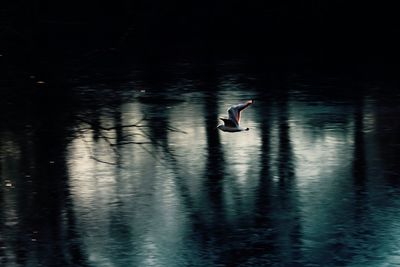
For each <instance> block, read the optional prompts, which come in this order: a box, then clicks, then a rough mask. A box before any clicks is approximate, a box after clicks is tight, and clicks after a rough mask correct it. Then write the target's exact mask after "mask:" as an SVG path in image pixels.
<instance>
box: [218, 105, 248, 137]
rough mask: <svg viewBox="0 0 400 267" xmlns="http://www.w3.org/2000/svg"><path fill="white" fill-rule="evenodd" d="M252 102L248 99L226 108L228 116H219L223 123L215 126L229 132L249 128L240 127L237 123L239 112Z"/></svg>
mask: <svg viewBox="0 0 400 267" xmlns="http://www.w3.org/2000/svg"><path fill="white" fill-rule="evenodd" d="M253 103H254V101H253V100H249V101H247V102H245V103H242V104H238V105H235V106H232V107H230V108H229V109H228V116H229V118H220V119H221V120H222V121H223V122H224V124H220V125H218V126H217V128H218V129H219V130H221V131H223V132H231V133H233V132H242V131H248V130H249V128H242V127H240V125H239V123H240V113H241V112H242V110H243V109H245V108H247V107H248V106H250V105H251V104H253Z"/></svg>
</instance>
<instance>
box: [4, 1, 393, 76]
mask: <svg viewBox="0 0 400 267" xmlns="http://www.w3.org/2000/svg"><path fill="white" fill-rule="evenodd" d="M398 20H399V17H398V16H397V14H396V9H395V8H394V6H391V5H388V4H385V3H382V2H381V1H375V2H372V3H365V2H363V3H357V2H352V3H349V1H237V0H233V1H209V0H205V1H161V0H158V1H143V0H142V1H128V0H116V1H107V2H106V1H100V2H99V1H93V0H91V1H77V0H71V1H63V0H62V1H46V0H36V1H29V2H28V3H27V1H2V4H1V6H0V40H1V42H0V54H1V55H2V56H1V57H0V60H1V61H2V62H1V66H2V72H3V74H6V75H7V76H8V79H10V77H13V76H18V75H16V72H21V71H22V70H23V71H25V72H26V71H28V72H29V71H32V70H35V71H36V72H45V73H48V72H55V73H53V74H48V75H50V76H57V73H56V72H57V71H60V69H59V68H60V67H61V68H62V71H67V72H68V71H70V70H71V69H72V70H74V69H75V70H76V68H78V67H77V66H79V67H82V66H83V65H82V64H87V63H89V64H98V63H104V64H106V65H107V64H113V63H115V62H120V63H121V62H123V61H130V62H132V61H137V62H139V61H141V62H145V63H146V64H151V62H153V63H155V64H157V62H158V61H159V60H171V59H173V60H175V59H180V58H190V59H191V60H204V59H205V58H206V59H210V58H212V59H214V58H221V57H223V58H231V57H237V56H240V57H245V58H246V59H248V60H249V61H250V62H253V63H254V64H255V65H258V66H273V67H276V66H279V67H280V68H283V69H284V70H285V71H286V70H287V69H288V68H294V69H304V68H308V69H315V70H327V71H330V72H333V71H334V72H345V73H346V72H349V71H351V72H361V73H363V74H365V73H368V75H370V74H371V73H372V74H374V75H385V77H387V78H388V77H390V78H394V79H396V74H397V69H398V65H399V52H398V47H399V42H398V41H397V38H396V37H397V36H398V33H399V30H400V28H399V25H400V24H399V23H398ZM49 66H51V67H49ZM67 66H68V67H67ZM57 67H58V68H57ZM66 67H67V69H65V68H66ZM2 80H3V81H4V80H5V79H4V78H3V79H2Z"/></svg>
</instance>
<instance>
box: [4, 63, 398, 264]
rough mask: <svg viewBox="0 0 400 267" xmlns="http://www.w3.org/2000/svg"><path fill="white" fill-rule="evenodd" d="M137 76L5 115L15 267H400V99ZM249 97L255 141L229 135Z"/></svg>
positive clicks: (363, 85) (345, 86)
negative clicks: (234, 111) (227, 123)
mask: <svg viewBox="0 0 400 267" xmlns="http://www.w3.org/2000/svg"><path fill="white" fill-rule="evenodd" d="M113 75H114V76H113ZM122 76H123V77H115V74H112V75H111V76H108V77H107V76H105V77H103V76H102V78H101V79H100V78H99V77H97V78H95V79H91V77H89V78H87V77H86V78H85V77H80V78H78V79H77V80H76V81H75V82H77V83H76V84H75V85H73V86H71V87H72V88H71V90H73V92H74V98H73V100H71V101H70V102H68V101H62V99H56V100H49V99H46V97H45V95H46V93H44V94H43V95H42V96H41V97H39V104H35V103H30V102H29V103H22V104H21V103H20V102H19V103H18V104H17V105H16V104H15V103H13V102H12V100H10V101H11V102H6V103H2V106H3V107H2V113H3V114H2V115H1V119H2V122H1V123H0V207H1V209H0V263H1V264H0V265H1V266H7V267H13V266H96V267H97V266H100V267H102V266H104V267H108V266H121V267H125V266H397V265H400V215H399V209H400V200H399V193H400V181H399V179H400V171H399V169H398V158H399V149H400V137H399V136H400V135H399V132H400V123H399V119H398V118H399V115H400V105H399V104H400V95H399V94H398V93H393V90H390V93H388V94H387V93H385V84H384V83H372V82H360V83H354V82H351V81H344V80H338V79H333V78H332V77H330V78H329V77H325V78H321V77H318V76H316V77H313V76H312V75H309V76H307V78H304V77H303V76H299V75H297V76H296V75H294V74H291V75H287V76H285V78H284V79H283V80H284V82H282V80H280V81H281V82H270V80H269V79H268V78H266V77H265V76H263V75H260V74H254V73H253V74H249V73H244V72H241V71H240V70H238V69H235V68H234V69H231V68H229V67H225V66H224V65H216V66H214V68H213V69H212V70H209V69H206V70H204V69H203V70H201V71H197V70H196V71H195V70H193V67H192V66H191V65H190V64H182V65H180V66H179V67H176V68H171V69H166V70H162V71H159V70H154V69H150V70H149V69H144V70H143V69H141V68H138V69H135V70H130V71H128V72H126V75H125V74H124V75H122ZM317 77H318V78H317ZM38 86H39V88H40V86H41V85H38ZM42 89H43V90H45V92H50V91H51V90H53V89H54V88H52V87H51V85H47V86H46V85H43V88H42ZM46 90H47V91H46ZM247 99H255V104H254V105H253V106H251V107H250V108H248V109H247V110H246V111H245V112H244V113H243V118H242V124H243V127H249V128H250V131H248V132H242V133H235V134H230V133H222V132H219V131H217V130H216V128H215V127H216V125H217V124H218V117H219V116H220V115H225V113H226V109H227V108H228V107H229V105H230V104H236V103H238V102H240V101H243V100H247ZM3 102H4V101H3ZM61 103H64V104H61Z"/></svg>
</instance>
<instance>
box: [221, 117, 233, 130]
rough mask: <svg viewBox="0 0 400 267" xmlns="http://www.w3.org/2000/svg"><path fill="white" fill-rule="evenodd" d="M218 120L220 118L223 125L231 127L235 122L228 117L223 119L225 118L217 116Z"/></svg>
mask: <svg viewBox="0 0 400 267" xmlns="http://www.w3.org/2000/svg"><path fill="white" fill-rule="evenodd" d="M219 119H220V120H222V121H223V122H224V125H225V126H226V127H232V128H235V127H236V124H235V123H234V122H233V121H232V120H230V119H225V118H219Z"/></svg>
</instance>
